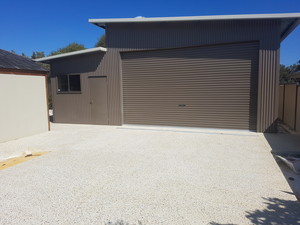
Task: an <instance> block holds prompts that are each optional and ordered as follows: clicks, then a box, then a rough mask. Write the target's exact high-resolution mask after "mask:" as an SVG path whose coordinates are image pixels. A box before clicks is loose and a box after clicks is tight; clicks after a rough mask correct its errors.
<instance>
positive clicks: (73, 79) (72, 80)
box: [69, 75, 81, 91]
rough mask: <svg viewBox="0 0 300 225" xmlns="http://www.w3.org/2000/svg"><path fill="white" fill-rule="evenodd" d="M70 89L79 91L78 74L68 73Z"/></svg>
mask: <svg viewBox="0 0 300 225" xmlns="http://www.w3.org/2000/svg"><path fill="white" fill-rule="evenodd" d="M69 85H70V91H81V88H80V75H69Z"/></svg>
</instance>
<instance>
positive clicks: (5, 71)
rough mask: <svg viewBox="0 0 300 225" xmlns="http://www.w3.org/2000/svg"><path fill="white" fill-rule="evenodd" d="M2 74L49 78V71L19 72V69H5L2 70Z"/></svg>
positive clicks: (0, 71)
mask: <svg viewBox="0 0 300 225" xmlns="http://www.w3.org/2000/svg"><path fill="white" fill-rule="evenodd" d="M0 73H3V74H15V75H30V76H47V75H48V71H36V70H18V69H3V68H0Z"/></svg>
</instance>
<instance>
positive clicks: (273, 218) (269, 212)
mask: <svg viewBox="0 0 300 225" xmlns="http://www.w3.org/2000/svg"><path fill="white" fill-rule="evenodd" d="M263 199H264V200H265V204H266V208H265V209H263V210H254V211H247V212H246V217H247V218H248V219H249V220H250V221H251V223H252V224H262V225H267V224H281V225H290V224H300V203H299V202H297V201H289V200H282V199H278V198H263Z"/></svg>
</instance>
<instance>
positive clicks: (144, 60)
mask: <svg viewBox="0 0 300 225" xmlns="http://www.w3.org/2000/svg"><path fill="white" fill-rule="evenodd" d="M121 57H122V81H123V116H124V123H125V124H149V125H171V126H192V127H210V128H233V129H249V130H255V129H256V105H257V104H256V103H257V74H258V43H256V42H251V43H239V44H226V45H215V46H205V47H192V48H180V49H168V50H151V51H138V52H136V51H135V52H126V53H125V52H124V53H122V54H121Z"/></svg>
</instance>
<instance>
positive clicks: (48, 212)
mask: <svg viewBox="0 0 300 225" xmlns="http://www.w3.org/2000/svg"><path fill="white" fill-rule="evenodd" d="M26 150H29V151H39V152H40V151H49V152H50V153H48V154H45V155H43V156H40V157H37V158H35V159H32V160H29V161H27V162H24V163H22V164H18V165H16V166H14V167H10V168H8V169H5V170H2V171H0V181H1V186H0V203H1V204H0V224H64V225H65V224H100V225H101V224H103V225H105V224H114V225H121V224H122V223H123V224H126V223H128V224H130V225H133V224H137V225H138V224H139V225H141V224H142V225H147V224H166V225H176V224H182V225H183V224H184V225H187V224H193V225H194V224H211V225H217V224H220V225H221V224H223V225H224V224H300V217H299V215H300V205H299V202H297V201H296V200H295V196H294V195H293V194H292V193H291V189H290V187H289V186H288V183H287V182H286V180H285V178H284V176H283V175H282V173H281V171H280V169H279V167H278V166H277V164H276V162H275V161H274V159H273V157H272V155H271V153H270V147H269V146H268V144H267V141H266V140H265V138H264V136H263V135H261V134H256V133H251V132H239V131H220V130H209V129H183V128H163V127H141V126H140V127H139V126H123V127H114V126H92V125H64V124H52V131H51V132H48V133H44V134H40V135H35V136H31V137H27V138H22V139H19V140H15V141H10V142H6V143H2V144H0V157H2V158H7V157H9V156H11V155H17V154H20V153H21V152H23V151H26Z"/></svg>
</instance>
